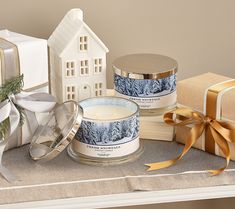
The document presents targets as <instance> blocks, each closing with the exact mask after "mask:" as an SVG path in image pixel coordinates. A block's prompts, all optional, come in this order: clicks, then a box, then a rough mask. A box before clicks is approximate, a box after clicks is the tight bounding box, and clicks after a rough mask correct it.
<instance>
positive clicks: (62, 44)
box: [48, 9, 109, 56]
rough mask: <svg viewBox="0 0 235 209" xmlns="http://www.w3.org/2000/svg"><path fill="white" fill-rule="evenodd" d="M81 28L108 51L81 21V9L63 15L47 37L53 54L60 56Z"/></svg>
mask: <svg viewBox="0 0 235 209" xmlns="http://www.w3.org/2000/svg"><path fill="white" fill-rule="evenodd" d="M82 27H84V28H85V29H86V30H87V31H88V33H89V34H90V35H91V36H92V37H93V38H94V39H95V40H96V41H97V43H98V44H99V45H100V46H101V47H102V48H103V49H104V50H105V51H106V52H108V51H109V50H108V48H107V47H106V46H105V44H104V43H103V42H102V41H101V40H100V39H99V37H98V36H97V35H96V34H95V33H94V32H93V31H92V30H91V29H90V28H89V26H88V25H87V24H86V23H85V22H84V21H83V12H82V10H81V9H72V10H70V11H69V12H68V13H67V14H66V15H65V17H64V18H63V19H62V21H61V22H60V24H59V25H58V26H57V27H56V29H55V30H54V32H53V33H52V34H51V36H50V37H49V39H48V45H49V47H51V48H52V49H53V50H55V52H56V53H57V54H58V55H59V56H60V55H61V54H62V53H63V51H64V50H65V49H66V47H67V46H68V45H69V43H70V42H71V41H72V40H73V39H74V38H76V36H77V34H78V33H79V31H80V30H81V28H82Z"/></svg>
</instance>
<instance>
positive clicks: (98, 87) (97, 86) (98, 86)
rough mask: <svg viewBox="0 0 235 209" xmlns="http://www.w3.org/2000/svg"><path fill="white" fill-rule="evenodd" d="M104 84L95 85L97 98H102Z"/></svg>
mask: <svg viewBox="0 0 235 209" xmlns="http://www.w3.org/2000/svg"><path fill="white" fill-rule="evenodd" d="M102 87H103V84H102V83H95V96H102Z"/></svg>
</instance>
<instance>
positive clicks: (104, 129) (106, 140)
mask: <svg viewBox="0 0 235 209" xmlns="http://www.w3.org/2000/svg"><path fill="white" fill-rule="evenodd" d="M101 131H102V132H101V135H100V136H101V142H102V144H108V143H110V136H109V134H108V128H107V127H104V126H103V127H102V130H101Z"/></svg>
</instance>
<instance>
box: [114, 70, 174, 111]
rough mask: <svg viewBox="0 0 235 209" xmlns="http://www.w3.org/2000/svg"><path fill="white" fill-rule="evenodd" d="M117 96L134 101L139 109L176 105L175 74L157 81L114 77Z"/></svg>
mask: <svg viewBox="0 0 235 209" xmlns="http://www.w3.org/2000/svg"><path fill="white" fill-rule="evenodd" d="M114 86H115V91H116V95H117V96H121V97H124V98H128V99H131V100H134V101H135V102H136V103H137V104H138V105H139V106H140V108H141V109H151V108H162V107H167V106H170V105H173V104H175V103H176V74H174V75H171V76H168V77H166V78H161V79H157V80H152V79H133V78H127V77H122V76H120V75H117V74H115V75H114Z"/></svg>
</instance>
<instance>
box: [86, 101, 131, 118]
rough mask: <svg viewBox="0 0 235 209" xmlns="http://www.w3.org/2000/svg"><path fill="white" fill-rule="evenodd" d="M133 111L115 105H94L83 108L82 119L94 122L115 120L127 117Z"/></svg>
mask: <svg viewBox="0 0 235 209" xmlns="http://www.w3.org/2000/svg"><path fill="white" fill-rule="evenodd" d="M131 114H133V111H132V110H130V109H128V108H126V107H121V106H115V105H96V106H91V107H86V108H84V117H85V118H89V119H95V120H116V119H119V118H124V117H129V116H130V115H131Z"/></svg>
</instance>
